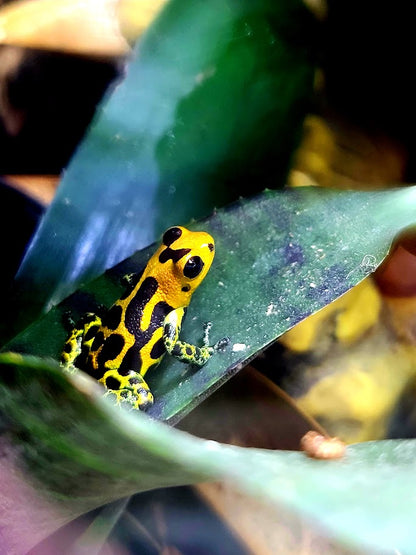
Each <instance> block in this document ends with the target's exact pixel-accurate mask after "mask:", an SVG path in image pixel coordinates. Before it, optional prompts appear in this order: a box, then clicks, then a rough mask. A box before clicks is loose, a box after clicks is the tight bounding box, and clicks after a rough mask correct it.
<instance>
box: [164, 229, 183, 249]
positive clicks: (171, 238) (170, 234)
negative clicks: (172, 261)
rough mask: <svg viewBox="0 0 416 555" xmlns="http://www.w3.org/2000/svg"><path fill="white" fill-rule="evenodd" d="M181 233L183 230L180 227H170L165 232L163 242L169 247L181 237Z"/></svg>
mask: <svg viewBox="0 0 416 555" xmlns="http://www.w3.org/2000/svg"><path fill="white" fill-rule="evenodd" d="M181 235H182V230H181V229H180V228H179V227H170V228H169V229H167V230H166V231H165V233H164V234H163V239H162V242H163V244H164V245H166V246H167V247H169V246H170V245H171V244H172V243H174V242H175V241H176V239H179V237H180V236H181Z"/></svg>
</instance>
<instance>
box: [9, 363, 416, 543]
mask: <svg viewBox="0 0 416 555" xmlns="http://www.w3.org/2000/svg"><path fill="white" fill-rule="evenodd" d="M0 363H2V369H1V373H0V414H1V415H2V422H1V423H2V429H6V430H7V436H6V437H7V439H8V441H9V442H10V443H11V445H12V446H14V449H15V454H16V456H17V468H18V469H20V471H21V477H22V479H23V477H24V480H26V481H29V482H32V483H37V484H38V486H37V487H38V488H39V490H40V491H41V492H42V494H43V495H45V496H46V497H47V498H48V499H49V500H55V502H56V503H57V504H58V507H59V509H60V510H61V511H63V512H64V513H65V511H66V512H67V514H71V515H72V516H74V515H75V514H76V513H77V512H78V513H82V512H84V511H85V510H87V509H88V508H93V507H95V506H97V505H99V504H101V503H104V502H108V501H111V500H115V499H117V498H120V497H123V496H125V495H128V494H132V493H134V492H137V491H143V490H147V489H151V488H155V487H160V486H166V485H174V484H184V483H194V482H198V481H203V480H204V481H205V480H226V481H228V482H229V483H231V484H233V485H235V486H236V487H237V488H239V489H240V490H241V491H244V492H246V493H248V494H250V495H253V496H255V498H256V499H258V500H260V501H264V502H267V503H272V505H274V506H275V507H276V519H278V518H279V514H281V512H282V510H284V511H289V513H290V512H292V513H296V514H299V515H300V516H301V517H302V518H305V519H307V520H308V521H309V522H312V523H315V524H316V525H319V527H320V528H323V529H324V530H326V531H327V533H328V534H329V535H331V536H333V537H334V538H336V539H337V540H338V541H342V542H346V543H347V544H348V545H349V546H350V547H351V546H352V547H354V546H355V547H357V548H378V549H381V550H382V551H383V552H390V551H393V550H396V551H397V552H401V553H412V552H413V551H414V546H415V539H414V532H413V528H414V526H413V524H414V514H415V511H416V492H415V489H414V488H412V487H409V485H411V484H412V483H413V482H414V479H415V475H416V442H415V441H413V440H412V441H382V442H373V443H367V444H365V443H364V444H361V445H354V446H350V447H348V449H347V453H346V456H345V457H344V458H343V459H342V460H336V461H317V460H312V459H309V458H308V457H306V456H305V455H304V454H302V453H299V452H289V451H267V450H261V449H249V448H241V447H232V446H228V445H223V444H220V443H217V442H214V441H206V440H200V439H197V438H195V437H193V436H190V435H188V434H185V433H183V432H179V431H177V430H174V429H172V428H169V427H167V426H166V425H163V424H161V423H158V422H156V421H154V420H152V419H150V418H148V417H147V416H146V415H144V414H142V413H139V412H133V411H131V412H126V411H124V410H120V409H119V408H117V407H115V406H113V405H112V404H111V403H110V402H109V400H108V399H105V398H103V397H102V396H101V393H100V391H99V390H98V389H99V388H98V386H97V385H96V384H95V383H94V382H93V380H92V379H90V378H86V377H85V378H82V376H74V377H73V378H72V380H71V381H73V383H74V384H75V385H76V386H78V388H79V390H77V389H76V388H75V387H74V386H73V385H71V383H70V382H69V381H67V379H66V378H65V376H64V375H63V374H62V373H61V372H60V370H59V367H58V366H57V365H56V363H52V362H46V361H42V360H39V359H36V358H33V357H26V358H23V357H20V356H19V355H14V354H7V353H3V354H1V355H0ZM13 501H14V500H13V499H7V502H8V504H9V505H8V506H9V512H8V514H7V515H5V514H4V513H3V514H1V515H0V517H1V518H2V519H3V520H4V519H6V518H7V521H8V523H9V527H8V528H7V527H6V528H4V527H3V530H4V531H5V534H6V539H7V535H9V536H10V534H16V533H19V531H20V530H21V522H20V521H19V519H18V518H14V519H13V514H14V513H13V512H15V513H16V516H17V515H18V513H19V511H20V508H19V507H16V504H15V503H13Z"/></svg>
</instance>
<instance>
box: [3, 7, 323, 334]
mask: <svg viewBox="0 0 416 555" xmlns="http://www.w3.org/2000/svg"><path fill="white" fill-rule="evenodd" d="M315 31H316V29H315V22H314V20H313V17H312V15H311V14H310V13H309V12H308V10H307V9H306V8H305V6H304V5H303V3H302V2H300V1H298V0H296V1H293V0H284V1H281V2H279V3H276V2H274V0H239V1H232V2H228V1H225V0H211V1H210V2H208V3H207V2H205V1H203V0H198V1H195V0H172V1H171V2H169V3H168V5H167V6H166V8H165V10H163V12H162V14H161V16H160V17H159V18H158V19H157V20H156V21H155V23H154V24H153V25H152V26H151V28H150V29H149V30H148V32H147V33H146V35H145V37H144V39H143V40H142V41H141V42H140V44H139V45H138V46H137V48H136V51H135V53H134V56H133V59H132V61H131V63H130V64H129V66H128V68H127V74H126V77H125V79H124V80H123V81H122V82H121V83H120V84H118V85H117V86H116V87H114V90H113V92H112V94H111V96H110V97H109V98H108V99H107V100H106V101H105V102H104V103H103V105H102V106H101V107H100V109H99V110H98V113H97V116H96V118H95V121H94V123H93V125H92V127H91V129H90V131H89V133H88V135H87V137H86V139H85V141H84V142H83V143H82V144H81V146H80V147H79V149H78V151H77V153H76V155H75V157H74V159H73V160H72V162H71V164H70V165H69V168H68V169H67V171H66V172H65V174H64V176H63V180H62V183H61V185H60V187H59V190H58V192H57V195H56V198H55V199H54V202H53V204H52V206H51V207H50V209H49V211H48V213H47V214H46V216H45V218H44V220H43V223H42V225H41V227H40V229H39V231H38V233H37V235H36V237H35V239H34V241H33V243H32V245H31V248H30V250H29V251H28V253H27V256H26V258H25V260H24V262H23V265H22V267H21V269H20V271H19V274H18V276H17V283H16V289H15V296H14V300H13V304H14V307H13V308H15V309H16V310H15V313H14V315H15V317H16V318H15V321H14V322H13V323H12V324H11V325H14V326H15V329H16V330H18V329H22V327H25V326H26V325H28V323H29V322H30V321H32V320H33V319H34V317H35V316H36V315H37V314H38V313H39V312H40V311H42V310H45V307H46V308H50V306H51V305H53V304H56V303H57V302H58V301H59V300H61V299H62V298H63V297H65V296H66V295H68V294H69V292H71V291H73V290H74V289H75V288H76V287H75V286H76V285H77V284H78V285H79V284H80V283H81V282H82V281H84V282H85V281H86V280H88V279H91V278H92V276H97V275H99V274H100V273H102V272H103V271H104V270H105V269H107V268H109V267H111V266H113V265H114V264H115V263H117V262H119V261H120V260H122V259H124V258H125V257H127V256H130V255H131V254H132V253H133V252H134V251H135V250H137V249H138V248H140V247H143V246H145V245H147V244H149V243H150V242H151V241H154V240H155V238H156V237H157V236H158V235H159V234H160V233H161V232H162V231H163V229H165V228H167V227H168V226H169V225H170V224H179V223H186V222H187V221H189V220H190V219H191V218H201V217H203V216H206V215H208V214H209V213H210V211H211V210H212V209H213V208H214V207H215V206H221V205H223V204H224V203H225V202H229V201H230V200H234V199H236V198H238V197H239V196H240V195H244V194H247V193H248V192H250V191H258V190H259V188H263V187H264V186H266V185H268V184H269V185H271V184H272V185H273V186H276V184H277V185H281V184H283V183H284V181H285V175H286V171H287V168H288V165H289V161H290V157H291V155H292V152H293V149H294V146H295V144H296V141H297V136H298V133H299V129H300V126H301V123H302V121H303V118H304V115H305V112H306V108H307V106H306V100H307V99H308V98H309V97H310V94H311V91H312V83H313V74H314V63H313V62H314V60H313V56H312V54H311V53H312V52H313V51H314V48H312V47H311V46H312V44H313V42H314V40H315V39H313V33H314V32H315ZM23 307H24V310H23Z"/></svg>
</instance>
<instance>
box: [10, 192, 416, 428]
mask: <svg viewBox="0 0 416 555" xmlns="http://www.w3.org/2000/svg"><path fill="white" fill-rule="evenodd" d="M415 219H416V188H415V187H409V188H403V189H393V190H386V191H377V192H349V191H336V190H325V189H318V188H302V189H297V190H294V189H287V190H284V191H275V192H272V191H268V192H265V193H264V194H262V195H260V196H259V197H257V198H254V199H251V200H248V201H242V202H240V203H237V204H235V205H232V206H231V207H228V208H227V209H223V210H218V212H216V214H215V215H213V216H212V217H211V218H209V219H207V220H205V221H204V222H200V223H198V224H197V223H195V224H193V225H192V226H190V227H191V228H192V229H205V230H207V231H209V232H210V233H211V234H212V235H213V237H214V238H215V241H216V258H215V260H214V264H213V267H212V268H211V270H210V272H209V274H208V276H207V278H206V279H205V281H204V283H203V284H202V285H201V286H200V287H199V289H198V290H197V291H196V293H195V295H194V297H193V299H192V302H191V305H190V308H189V310H188V315H187V320H186V322H185V325H184V327H183V330H182V337H184V338H185V339H186V340H187V341H191V342H193V343H198V341H200V339H201V336H202V326H203V322H205V321H210V322H212V323H213V328H212V333H211V335H212V340H214V341H215V340H217V339H219V338H220V337H223V336H229V337H230V339H231V345H230V347H229V348H228V350H226V351H225V352H223V353H216V354H215V355H214V356H213V357H212V358H211V359H210V361H209V362H208V364H206V365H205V366H204V367H203V368H202V369H199V370H197V371H194V370H192V369H190V368H189V367H187V366H186V365H184V364H182V363H179V362H175V361H174V360H173V359H172V357H168V356H166V357H165V359H164V361H163V362H162V364H161V365H160V366H159V367H158V369H157V370H156V371H154V372H150V373H149V375H146V379H148V381H149V385H150V387H151V389H152V391H153V393H154V395H155V398H156V402H155V405H154V406H153V407H152V408H151V410H150V411H149V413H150V414H151V415H152V416H154V417H156V418H158V419H162V420H167V421H170V422H175V421H177V420H178V419H179V418H180V417H181V416H183V415H184V414H185V413H186V412H188V411H189V410H191V408H192V407H194V406H195V405H196V404H198V403H199V402H201V401H202V400H203V399H204V398H205V397H206V396H207V395H209V394H210V392H212V391H213V390H214V389H216V388H217V387H219V385H220V384H221V383H223V382H224V380H226V379H228V378H229V377H230V376H232V375H233V374H234V373H235V372H237V371H238V370H239V369H240V368H241V367H242V366H243V365H244V364H246V363H247V362H248V361H249V360H250V359H251V358H253V357H254V356H255V355H256V354H257V353H258V352H259V351H261V350H262V349H264V348H265V347H266V346H267V345H269V344H270V343H271V342H272V341H274V340H275V339H276V338H277V337H279V336H280V335H281V334H282V333H284V332H285V331H287V330H288V329H290V328H291V327H292V326H294V325H295V324H296V323H297V322H299V321H300V320H302V319H303V318H305V317H306V316H308V315H309V314H312V313H313V312H315V311H317V310H319V309H320V308H322V307H323V306H325V305H326V304H328V303H330V302H331V301H333V300H334V299H336V298H337V297H339V296H340V295H342V294H343V293H345V292H346V291H347V290H348V289H350V288H351V287H353V286H354V285H356V284H357V283H358V282H360V281H361V280H362V279H363V278H364V277H366V276H367V275H369V274H370V273H371V272H373V271H374V270H375V269H376V267H377V266H378V265H379V264H380V263H381V262H382V260H383V259H384V257H385V255H386V254H387V252H388V250H389V248H390V244H391V242H392V240H393V239H394V237H395V235H396V234H397V233H398V232H399V231H400V230H401V229H403V228H404V227H406V226H409V225H411V224H412V223H413V222H414V221H415ZM154 249H155V246H153V247H150V248H148V249H145V250H144V251H141V252H138V253H137V254H136V255H135V256H134V257H132V258H131V259H129V260H127V261H126V262H125V263H123V264H120V265H119V266H117V267H116V268H115V269H113V270H112V271H110V272H107V273H106V274H105V275H104V276H102V277H101V278H99V279H98V280H96V281H94V282H92V283H91V284H90V285H89V286H87V287H85V288H84V289H82V290H81V291H80V292H78V293H77V294H76V295H74V296H72V297H70V298H69V299H67V300H66V301H65V302H64V303H62V304H61V305H60V306H59V307H57V309H55V310H53V311H51V312H50V313H49V314H48V315H47V316H46V317H44V318H43V319H41V320H39V321H38V322H36V323H35V324H34V325H32V326H31V327H30V328H28V329H27V330H26V331H25V332H23V333H22V334H20V335H19V336H18V337H16V338H15V339H14V340H13V341H12V342H10V343H9V344H8V345H7V346H6V349H7V350H12V351H18V352H24V353H31V354H38V355H41V356H49V357H54V358H59V356H60V352H61V350H62V346H63V344H64V341H65V337H66V331H65V329H64V327H63V315H64V313H65V312H67V311H68V310H70V311H71V312H72V315H73V317H74V318H75V319H76V318H77V317H78V316H80V315H81V314H82V313H83V312H85V311H94V310H95V309H96V306H97V304H104V305H105V306H110V305H111V304H112V303H113V302H114V301H115V300H116V299H117V298H118V297H119V296H120V294H121V292H122V287H121V285H120V277H121V276H123V275H125V274H126V273H129V272H132V271H138V270H139V269H140V268H142V267H143V266H144V265H145V263H146V261H147V259H148V258H149V256H150V255H151V254H152V252H153V251H154Z"/></svg>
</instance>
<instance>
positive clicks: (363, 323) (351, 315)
mask: <svg viewBox="0 0 416 555" xmlns="http://www.w3.org/2000/svg"><path fill="white" fill-rule="evenodd" d="M380 306H381V301H380V293H379V292H378V290H377V288H376V287H375V285H374V283H373V281H372V280H371V279H370V278H369V279H366V280H364V281H362V282H361V283H359V284H358V285H357V286H356V287H354V288H353V289H351V290H350V291H348V293H346V294H345V295H343V296H342V297H340V298H339V299H337V300H336V301H334V302H333V303H331V304H329V305H328V306H326V307H325V308H323V309H322V310H320V311H319V312H316V313H315V314H313V315H312V316H309V317H308V318H306V319H305V320H303V321H302V322H300V323H299V324H298V325H297V326H295V327H294V328H292V329H291V330H289V331H288V332H286V333H285V334H284V335H283V336H282V337H281V339H280V341H281V343H283V345H285V347H287V348H289V349H291V350H292V351H295V352H298V353H300V352H305V351H309V350H311V349H314V348H315V347H316V343H317V342H319V341H321V339H322V329H323V328H322V327H323V325H324V323H325V321H328V320H331V333H332V334H334V336H335V338H336V339H338V340H339V341H341V342H342V343H345V344H348V343H351V342H353V341H356V340H357V339H358V338H359V337H360V336H362V335H364V333H365V332H366V331H367V330H369V329H370V328H371V327H372V326H373V325H374V324H375V323H376V322H377V320H378V316H379V312H380ZM363 307H365V310H363ZM332 320H333V322H332Z"/></svg>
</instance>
